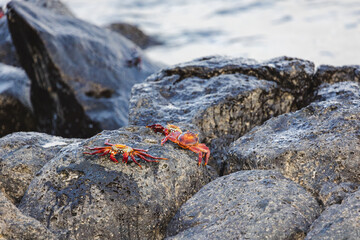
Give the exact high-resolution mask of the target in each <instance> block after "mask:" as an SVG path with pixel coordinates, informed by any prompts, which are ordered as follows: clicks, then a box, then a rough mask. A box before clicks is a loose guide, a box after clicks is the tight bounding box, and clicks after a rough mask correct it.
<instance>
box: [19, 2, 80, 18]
mask: <svg viewBox="0 0 360 240" xmlns="http://www.w3.org/2000/svg"><path fill="white" fill-rule="evenodd" d="M24 1H26V2H30V3H32V4H35V5H36V6H38V7H42V8H46V9H48V10H50V11H52V12H54V13H56V14H60V15H64V16H70V17H74V14H73V13H72V12H71V11H70V10H69V8H68V7H67V6H66V5H65V4H64V3H62V2H61V1H59V0H24Z"/></svg>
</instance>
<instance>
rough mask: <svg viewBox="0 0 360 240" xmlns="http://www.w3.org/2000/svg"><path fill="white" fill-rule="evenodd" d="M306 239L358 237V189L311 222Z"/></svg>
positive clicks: (351, 239)
mask: <svg viewBox="0 0 360 240" xmlns="http://www.w3.org/2000/svg"><path fill="white" fill-rule="evenodd" d="M305 239H306V240H318V239H319V240H320V239H321V240H339V239H348V240H357V239H360V190H359V191H357V192H355V193H352V194H351V195H349V196H348V197H347V198H346V199H345V200H344V201H343V202H342V203H341V204H335V205H332V206H331V207H329V208H327V209H326V210H325V211H324V212H323V213H322V214H321V215H320V217H319V218H318V219H316V221H315V222H314V223H313V224H312V226H311V228H310V231H309V233H308V235H307V236H306V238H305Z"/></svg>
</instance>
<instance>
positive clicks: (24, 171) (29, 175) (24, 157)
mask: <svg viewBox="0 0 360 240" xmlns="http://www.w3.org/2000/svg"><path fill="white" fill-rule="evenodd" d="M75 141H77V140H76V139H65V138H61V137H56V136H50V135H47V134H45V133H35V132H18V133H13V134H10V135H7V136H5V137H3V138H0V190H2V191H3V192H4V194H5V195H6V196H7V197H8V198H9V200H11V201H12V202H13V203H14V204H19V203H20V200H21V198H22V197H23V196H24V194H25V191H26V189H27V188H28V186H29V184H30V182H31V181H32V179H33V178H34V177H35V175H36V174H38V173H39V171H40V170H41V168H42V167H43V166H44V165H45V164H46V163H47V162H48V161H50V160H51V159H52V158H53V157H55V156H56V155H57V154H58V152H59V151H60V150H61V149H62V148H63V147H64V146H67V145H68V144H70V143H73V142H75Z"/></svg>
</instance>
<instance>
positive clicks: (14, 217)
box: [0, 191, 57, 240]
mask: <svg viewBox="0 0 360 240" xmlns="http://www.w3.org/2000/svg"><path fill="white" fill-rule="evenodd" d="M0 239H39V240H52V239H57V238H56V236H55V235H54V234H53V233H51V232H50V231H49V230H48V229H47V228H46V227H44V226H43V225H42V224H40V223H39V221H37V220H35V219H33V218H31V217H29V216H26V215H24V214H23V213H21V212H20V211H19V209H17V208H16V207H15V205H14V204H12V203H11V202H10V201H9V200H8V199H7V198H6V197H5V195H4V194H3V193H2V192H1V191H0Z"/></svg>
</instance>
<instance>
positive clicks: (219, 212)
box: [166, 170, 320, 239]
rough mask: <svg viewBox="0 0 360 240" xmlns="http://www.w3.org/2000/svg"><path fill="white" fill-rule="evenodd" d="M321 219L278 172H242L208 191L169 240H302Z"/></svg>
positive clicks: (172, 228)
mask: <svg viewBox="0 0 360 240" xmlns="http://www.w3.org/2000/svg"><path fill="white" fill-rule="evenodd" d="M319 214H320V207H319V205H318V203H317V202H316V200H315V198H313V197H312V196H311V195H310V194H309V193H308V192H306V191H305V189H303V188H302V187H300V186H299V185H298V184H296V183H294V182H292V181H291V180H289V179H286V178H285V177H284V176H283V175H281V174H280V173H278V172H276V171H269V170H252V171H239V172H236V173H233V174H230V175H227V176H223V177H221V178H217V179H216V180H214V181H212V182H211V183H209V184H207V185H206V186H204V187H203V188H202V189H201V190H200V191H199V192H198V193H196V194H195V195H194V196H193V197H192V198H190V200H188V201H187V202H186V203H185V204H184V205H183V206H182V207H181V208H180V210H179V211H178V212H177V214H176V215H175V217H174V218H173V219H172V220H171V222H170V224H169V226H168V230H167V233H168V236H169V237H168V238H166V239H303V238H304V236H305V234H306V232H307V230H308V228H309V226H310V225H311V223H312V222H313V221H314V220H315V219H316V217H317V216H318V215H319Z"/></svg>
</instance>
